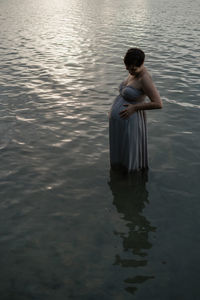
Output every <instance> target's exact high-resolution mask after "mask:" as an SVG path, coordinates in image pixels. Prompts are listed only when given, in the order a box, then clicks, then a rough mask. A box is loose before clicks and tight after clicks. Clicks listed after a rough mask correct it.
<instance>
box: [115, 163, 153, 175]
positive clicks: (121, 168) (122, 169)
mask: <svg viewBox="0 0 200 300" xmlns="http://www.w3.org/2000/svg"><path fill="white" fill-rule="evenodd" d="M110 168H111V170H112V171H118V172H122V173H124V174H135V173H145V172H147V171H148V170H149V167H148V166H147V167H145V168H138V169H135V170H129V169H128V168H127V167H125V166H123V165H121V164H111V166H110Z"/></svg>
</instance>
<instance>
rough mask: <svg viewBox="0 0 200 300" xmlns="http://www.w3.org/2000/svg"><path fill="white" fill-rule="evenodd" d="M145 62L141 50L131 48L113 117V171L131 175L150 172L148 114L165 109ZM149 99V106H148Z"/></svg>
mask: <svg viewBox="0 0 200 300" xmlns="http://www.w3.org/2000/svg"><path fill="white" fill-rule="evenodd" d="M144 59H145V54H144V52H143V51H142V50H141V49H138V48H130V49H129V50H128V51H127V53H126V55H125V57H124V64H125V66H126V69H127V70H128V72H129V75H128V77H127V78H126V79H125V80H124V81H123V82H122V83H121V84H120V86H119V95H118V96H117V98H116V99H115V101H114V103H113V105H112V108H111V112H110V117H109V142H110V163H111V168H112V169H116V168H117V169H118V168H123V169H125V170H126V171H128V172H132V171H136V170H144V169H148V153H147V128H146V116H145V110H149V109H157V108H162V100H161V99H160V95H159V93H158V91H157V89H156V87H155V85H154V83H153V81H152V79H151V76H150V75H149V73H148V71H147V69H146V68H145V66H144ZM146 96H148V98H149V99H150V101H149V102H145V97H146Z"/></svg>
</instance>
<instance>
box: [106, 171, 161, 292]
mask: <svg viewBox="0 0 200 300" xmlns="http://www.w3.org/2000/svg"><path fill="white" fill-rule="evenodd" d="M147 175H148V174H147V172H146V173H144V172H143V173H136V174H131V175H128V176H127V175H123V174H120V173H118V172H113V171H111V172H110V182H109V186H110V188H111V190H112V194H113V204H114V205H115V206H116V208H117V211H118V212H119V213H120V214H122V215H123V216H122V219H123V220H125V221H126V223H125V225H126V226H127V227H128V232H126V233H123V232H115V234H117V235H119V236H120V237H121V238H122V240H123V250H124V252H126V254H129V257H128V258H124V257H121V256H120V255H119V254H116V256H115V262H114V265H119V266H121V267H122V268H133V269H134V271H135V272H137V274H138V271H139V272H140V271H141V270H142V269H141V267H144V266H146V265H147V263H148V261H147V250H148V249H150V248H151V247H152V244H151V243H150V241H149V233H150V232H153V231H155V230H156V227H153V226H151V224H150V222H149V221H148V220H147V219H146V218H145V216H143V215H142V210H143V208H144V207H145V203H148V192H147V190H146V182H147V178H148V177H147ZM130 254H131V256H130ZM132 254H133V255H132ZM123 255H125V253H123ZM143 271H144V270H143ZM151 278H154V276H146V275H135V276H134V277H128V278H126V279H125V280H124V281H125V283H127V284H128V286H126V288H125V289H126V290H127V291H128V292H129V293H132V294H134V292H135V291H136V290H137V286H136V284H139V283H140V284H141V283H143V282H144V281H146V280H148V279H151Z"/></svg>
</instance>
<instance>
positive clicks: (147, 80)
mask: <svg viewBox="0 0 200 300" xmlns="http://www.w3.org/2000/svg"><path fill="white" fill-rule="evenodd" d="M140 82H141V84H142V85H143V84H151V83H153V80H152V77H151V74H150V73H149V71H148V70H147V68H145V69H144V71H143V73H142V75H141V78H140Z"/></svg>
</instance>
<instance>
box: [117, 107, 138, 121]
mask: <svg viewBox="0 0 200 300" xmlns="http://www.w3.org/2000/svg"><path fill="white" fill-rule="evenodd" d="M124 106H126V107H127V108H126V109H124V110H122V111H121V112H120V113H119V115H120V117H121V118H122V119H128V118H129V117H130V116H131V115H132V114H133V113H134V112H135V111H136V109H135V107H134V105H133V104H124Z"/></svg>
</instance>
